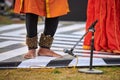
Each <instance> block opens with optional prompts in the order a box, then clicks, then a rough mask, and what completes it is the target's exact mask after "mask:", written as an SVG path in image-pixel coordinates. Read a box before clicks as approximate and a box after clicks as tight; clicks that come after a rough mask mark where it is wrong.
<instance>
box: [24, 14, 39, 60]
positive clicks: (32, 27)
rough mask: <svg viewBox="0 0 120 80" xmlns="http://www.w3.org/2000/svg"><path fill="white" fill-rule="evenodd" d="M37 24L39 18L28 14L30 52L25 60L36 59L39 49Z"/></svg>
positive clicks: (27, 28) (27, 42) (27, 25)
mask: <svg viewBox="0 0 120 80" xmlns="http://www.w3.org/2000/svg"><path fill="white" fill-rule="evenodd" d="M37 22H38V16H37V15H35V14H31V13H26V32H27V36H26V44H27V46H28V52H27V54H25V55H24V58H34V57H35V56H36V49H37V43H38V41H37Z"/></svg>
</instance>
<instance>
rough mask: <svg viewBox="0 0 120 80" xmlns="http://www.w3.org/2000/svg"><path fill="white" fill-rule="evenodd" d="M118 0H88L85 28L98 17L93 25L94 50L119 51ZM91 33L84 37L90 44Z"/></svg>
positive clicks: (87, 43)
mask: <svg viewBox="0 0 120 80" xmlns="http://www.w3.org/2000/svg"><path fill="white" fill-rule="evenodd" d="M119 5H120V0H88V8H87V21H86V30H87V29H88V28H89V26H90V24H91V23H92V22H94V21H95V20H96V19H98V23H97V25H96V26H95V35H94V38H95V41H94V46H95V50H98V51H99V50H104V51H109V50H111V51H115V50H117V51H120V7H119ZM90 40H91V33H88V34H87V35H86V36H85V39H84V46H90Z"/></svg>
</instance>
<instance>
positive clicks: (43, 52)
mask: <svg viewBox="0 0 120 80" xmlns="http://www.w3.org/2000/svg"><path fill="white" fill-rule="evenodd" d="M38 56H50V57H62V56H61V55H59V54H57V53H55V52H53V51H51V50H50V49H46V48H40V49H39V50H38Z"/></svg>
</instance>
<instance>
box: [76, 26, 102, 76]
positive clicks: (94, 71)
mask: <svg viewBox="0 0 120 80" xmlns="http://www.w3.org/2000/svg"><path fill="white" fill-rule="evenodd" d="M88 31H89V32H92V38H91V53H90V65H89V69H79V70H78V71H79V72H83V73H91V74H101V73H103V71H101V70H96V69H93V65H92V64H93V51H94V32H95V29H94V26H93V27H91V28H89V30H88Z"/></svg>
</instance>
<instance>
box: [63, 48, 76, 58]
mask: <svg viewBox="0 0 120 80" xmlns="http://www.w3.org/2000/svg"><path fill="white" fill-rule="evenodd" d="M63 51H64V53H68V54H69V55H71V56H73V57H76V55H74V54H73V52H72V51H73V49H71V50H68V49H67V48H65V49H64V50H63Z"/></svg>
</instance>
